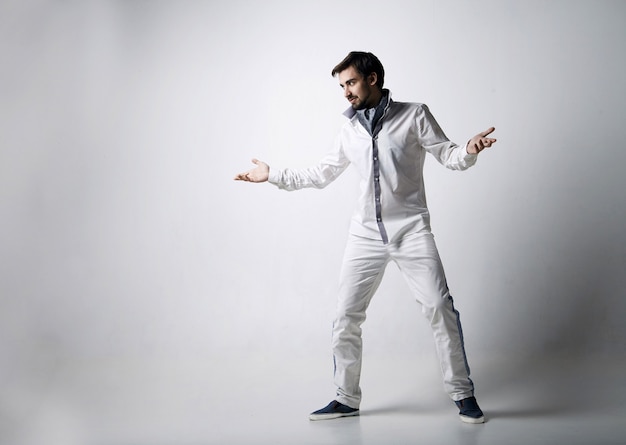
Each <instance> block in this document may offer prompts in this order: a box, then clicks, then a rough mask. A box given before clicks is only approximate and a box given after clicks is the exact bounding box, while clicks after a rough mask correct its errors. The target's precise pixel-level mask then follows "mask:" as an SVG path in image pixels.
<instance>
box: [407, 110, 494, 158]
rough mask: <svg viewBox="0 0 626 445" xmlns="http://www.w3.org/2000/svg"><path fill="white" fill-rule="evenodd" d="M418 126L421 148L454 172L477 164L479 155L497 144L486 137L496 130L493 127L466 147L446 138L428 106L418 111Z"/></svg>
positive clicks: (477, 136) (478, 135)
mask: <svg viewBox="0 0 626 445" xmlns="http://www.w3.org/2000/svg"><path fill="white" fill-rule="evenodd" d="M417 124H418V132H419V139H420V144H421V146H422V147H423V148H424V149H425V150H426V151H428V152H429V153H430V154H432V155H433V156H434V157H435V158H436V159H437V161H439V162H440V163H441V164H442V165H444V166H445V167H447V168H449V169H452V170H465V169H467V168H469V167H471V166H472V165H474V164H475V163H476V159H477V155H478V153H480V152H481V151H482V150H484V149H485V148H487V147H491V145H493V144H494V143H495V142H496V140H495V139H492V138H487V137H486V136H487V135H489V134H491V133H492V132H493V131H494V130H495V128H493V127H491V128H490V129H488V130H486V131H483V132H482V133H479V134H477V135H476V136H474V137H473V138H471V139H470V140H469V141H468V143H467V144H466V145H465V146H464V147H461V146H459V145H457V144H455V143H454V142H452V141H450V140H449V139H448V138H447V137H446V135H445V134H444V132H443V130H442V129H441V127H440V126H439V124H438V123H437V121H436V120H435V118H434V117H433V115H432V114H431V113H430V110H429V109H428V107H427V106H426V105H423V106H422V107H421V109H420V110H419V111H418V114H417Z"/></svg>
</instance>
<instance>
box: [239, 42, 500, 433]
mask: <svg viewBox="0 0 626 445" xmlns="http://www.w3.org/2000/svg"><path fill="white" fill-rule="evenodd" d="M384 75H385V73H384V69H383V66H382V64H381V63H380V61H379V60H378V58H377V57H376V56H374V55H373V54H371V53H364V52H351V53H350V54H348V56H347V57H346V58H345V59H344V60H343V61H342V62H340V63H339V64H338V65H337V66H336V67H335V68H334V69H333V71H332V76H333V77H335V76H338V78H339V85H340V86H341V88H342V89H343V91H344V96H345V97H346V99H347V100H348V101H349V102H350V105H351V107H350V108H349V109H348V110H347V111H346V112H345V113H344V114H345V115H346V116H347V117H348V119H349V120H348V122H347V123H346V124H344V126H343V127H342V129H341V131H340V134H339V136H338V138H337V140H336V143H335V146H334V149H333V150H332V151H331V152H330V153H329V154H328V155H327V156H326V157H324V158H323V159H322V160H321V161H320V162H319V163H318V164H317V165H316V166H314V167H311V168H308V169H302V170H291V169H285V170H273V169H270V168H269V166H268V165H267V164H266V163H264V162H261V161H259V160H257V159H253V160H252V162H253V163H254V164H256V167H255V168H253V169H251V170H249V171H247V172H245V173H240V174H238V175H237V176H236V177H235V179H236V180H240V181H248V182H265V181H269V182H270V183H272V184H274V185H276V186H278V187H279V188H281V189H284V190H296V189H301V188H304V187H316V188H322V187H325V186H326V185H328V184H329V183H330V182H332V181H333V180H334V179H335V178H337V177H338V176H339V175H340V174H341V173H342V172H343V171H344V170H345V169H346V168H347V167H348V165H350V164H353V165H354V167H355V168H356V169H357V171H358V173H359V175H360V177H361V195H360V198H359V205H358V208H357V211H356V212H355V214H354V216H353V218H352V222H351V225H350V233H349V239H348V243H347V246H346V251H345V256H344V260H343V266H342V271H341V276H340V287H339V295H338V303H337V314H336V318H335V321H334V324H333V338H332V347H333V354H334V363H335V371H334V381H335V385H336V386H337V394H336V397H335V400H333V401H332V402H331V403H330V404H328V406H326V407H324V408H322V409H320V410H318V411H315V412H313V413H311V415H310V416H309V418H310V419H311V420H324V419H334V418H338V417H348V416H357V415H359V405H360V403H361V389H360V387H359V380H360V374H361V354H362V341H361V324H362V323H363V322H364V321H365V311H366V309H367V307H368V305H369V302H370V300H371V298H372V296H373V294H374V293H375V291H376V289H377V288H378V285H379V284H380V282H381V279H382V276H383V272H384V270H385V267H386V265H387V264H388V263H389V262H390V261H394V262H395V263H396V264H397V265H398V267H399V268H400V270H401V271H402V273H403V275H404V276H405V278H406V279H407V282H408V283H409V287H410V290H411V292H412V293H413V295H414V297H415V298H416V300H417V301H418V302H419V303H420V304H421V307H422V312H423V313H424V315H425V316H426V318H427V319H428V321H429V323H430V325H431V327H432V329H433V334H434V338H435V344H436V349H437V355H438V357H439V361H440V364H441V370H442V373H443V380H444V387H445V390H446V391H447V392H448V394H449V395H450V397H451V398H452V400H453V401H454V402H455V403H456V405H457V407H458V408H459V415H460V418H461V420H462V421H464V422H467V423H483V422H484V421H485V418H484V415H483V412H482V411H481V409H480V407H479V406H478V403H477V402H476V399H475V397H474V385H473V383H472V380H471V379H470V377H469V367H468V365H467V360H466V355H465V348H464V345H463V334H462V331H461V325H460V321H459V313H458V312H457V311H456V310H455V309H454V305H453V300H452V297H451V296H450V292H449V290H448V286H447V284H446V279H445V275H444V270H443V266H442V264H441V260H440V258H439V254H438V251H437V247H436V245H435V242H434V239H433V235H432V233H431V230H430V217H429V213H428V208H427V206H426V196H425V192H424V181H423V174H422V172H423V166H424V160H425V156H426V153H430V154H431V155H433V156H434V157H435V158H436V159H437V161H439V162H440V163H441V164H443V165H444V166H446V167H447V168H450V169H454V170H465V169H467V168H469V167H471V166H472V165H474V163H475V162H476V157H477V155H478V154H479V153H480V152H481V151H483V150H484V149H485V148H487V147H490V146H491V145H492V144H493V143H495V142H496V140H495V139H492V138H489V137H487V136H488V135H489V134H490V133H492V132H493V131H494V128H493V127H492V128H490V129H488V130H486V131H484V132H482V133H479V134H478V135H476V136H474V137H473V138H471V139H470V140H469V142H468V143H467V144H466V145H465V146H464V147H461V146H458V145H456V144H455V143H453V142H451V141H449V140H448V138H447V137H446V136H445V134H444V133H443V131H442V130H441V128H440V127H439V125H438V124H437V122H436V121H435V119H434V118H433V116H432V115H431V113H430V111H429V109H428V107H427V106H426V105H424V104H419V103H402V102H394V101H392V100H391V94H390V92H389V90H387V89H383V82H384Z"/></svg>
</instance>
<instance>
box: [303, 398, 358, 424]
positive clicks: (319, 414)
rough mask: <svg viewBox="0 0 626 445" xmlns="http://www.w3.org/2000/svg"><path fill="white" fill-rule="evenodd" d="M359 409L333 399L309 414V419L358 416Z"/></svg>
mask: <svg viewBox="0 0 626 445" xmlns="http://www.w3.org/2000/svg"><path fill="white" fill-rule="evenodd" d="M358 415H359V410H358V409H357V408H350V407H349V406H346V405H344V404H343V403H339V402H337V401H336V400H333V401H332V402H330V403H329V404H328V405H326V406H325V407H324V408H322V409H318V410H317V411H315V412H312V413H311V414H309V420H328V419H337V418H339V417H350V416H358Z"/></svg>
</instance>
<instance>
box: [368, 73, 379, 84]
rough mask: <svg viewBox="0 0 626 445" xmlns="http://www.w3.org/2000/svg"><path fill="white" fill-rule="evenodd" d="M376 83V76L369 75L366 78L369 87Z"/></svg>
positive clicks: (373, 74) (374, 74)
mask: <svg viewBox="0 0 626 445" xmlns="http://www.w3.org/2000/svg"><path fill="white" fill-rule="evenodd" d="M376 82H378V74H376V73H370V75H369V76H367V83H368V84H369V85H371V86H374V85H376Z"/></svg>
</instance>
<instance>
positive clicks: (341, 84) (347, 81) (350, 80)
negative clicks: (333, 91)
mask: <svg viewBox="0 0 626 445" xmlns="http://www.w3.org/2000/svg"><path fill="white" fill-rule="evenodd" d="M355 80H356V77H352V78H351V79H348V80H346V81H345V82H344V83H349V82H354V81H355ZM339 86H340V87H343V83H340V84H339Z"/></svg>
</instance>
